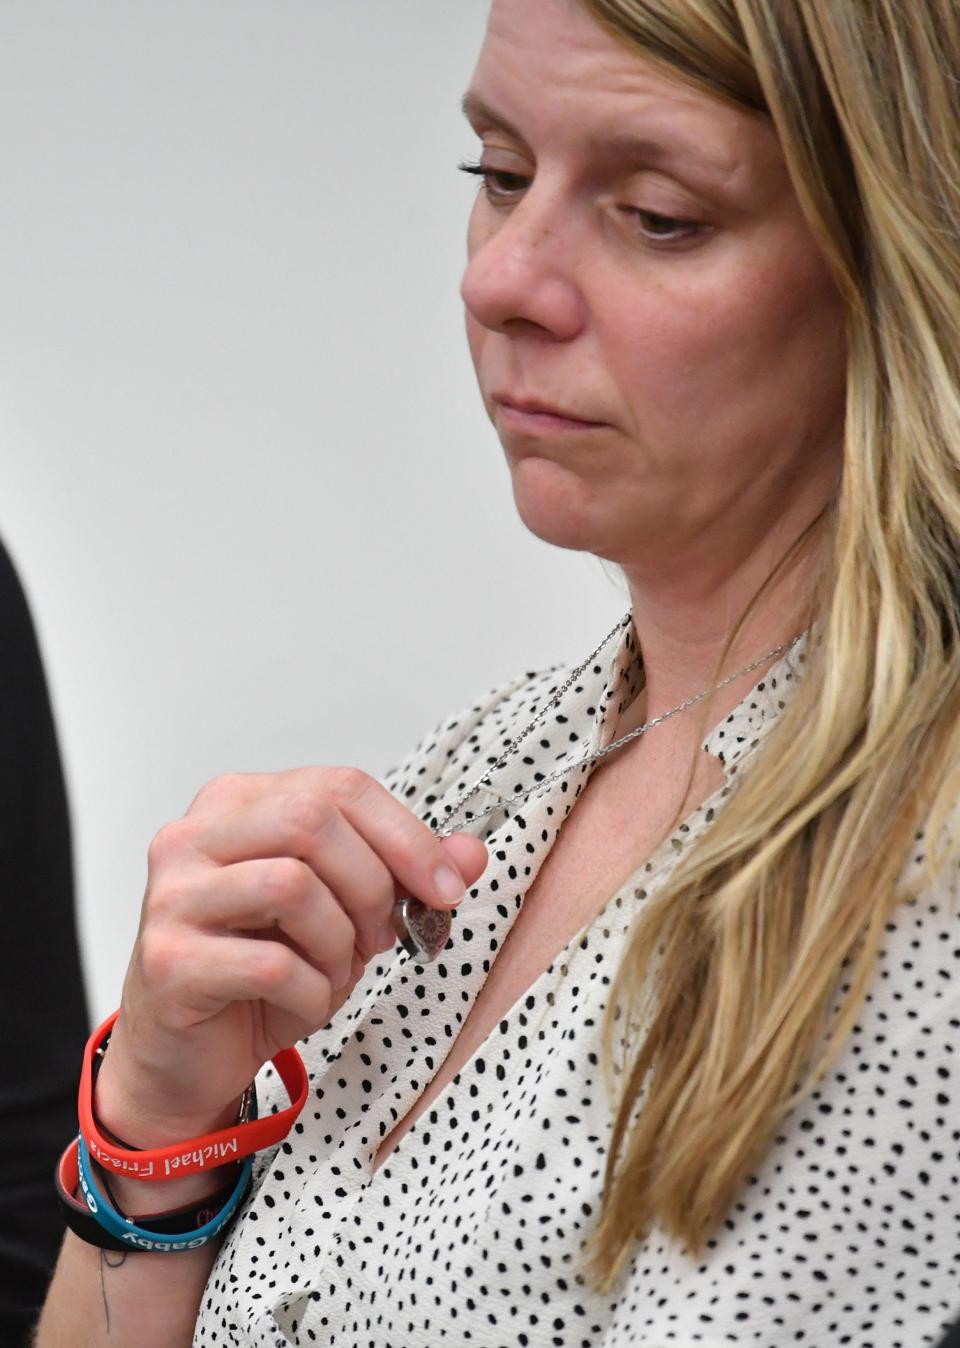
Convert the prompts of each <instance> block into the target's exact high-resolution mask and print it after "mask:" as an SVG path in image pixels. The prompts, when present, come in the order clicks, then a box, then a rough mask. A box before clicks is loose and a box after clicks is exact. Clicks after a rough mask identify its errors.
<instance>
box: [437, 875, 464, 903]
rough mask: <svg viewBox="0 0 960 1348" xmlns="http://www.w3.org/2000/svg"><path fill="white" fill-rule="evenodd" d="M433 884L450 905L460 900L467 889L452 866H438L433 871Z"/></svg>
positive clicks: (444, 900)
mask: <svg viewBox="0 0 960 1348" xmlns="http://www.w3.org/2000/svg"><path fill="white" fill-rule="evenodd" d="M433 884H434V888H435V889H436V891H437V894H438V895H439V897H440V898H441V899H442V900H443V902H444V903H445V904H448V905H449V907H451V908H452V907H453V906H454V904H457V903H459V902H460V900H461V899H462V898H463V896H464V894H466V892H467V891H466V889H465V888H464V885H463V881H462V880H461V879H460V876H459V875H458V874H457V872H456V871H455V870H454V869H453V867H452V866H438V867H437V869H436V870H435V871H434V873H433Z"/></svg>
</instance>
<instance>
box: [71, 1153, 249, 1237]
mask: <svg viewBox="0 0 960 1348" xmlns="http://www.w3.org/2000/svg"><path fill="white" fill-rule="evenodd" d="M252 1172H253V1157H252V1156H248V1157H247V1159H246V1160H245V1161H244V1163H243V1168H242V1169H241V1171H240V1178H239V1179H238V1180H237V1184H236V1188H235V1189H234V1191H233V1193H232V1194H231V1195H230V1197H229V1198H228V1199H227V1201H226V1203H225V1204H224V1205H223V1207H222V1208H221V1209H220V1211H219V1212H218V1213H217V1215H216V1216H215V1217H214V1218H213V1220H212V1221H210V1222H207V1224H206V1226H200V1227H197V1229H196V1230H195V1231H184V1232H183V1233H182V1234H171V1235H167V1234H164V1235H160V1234H158V1233H157V1232H156V1231H147V1230H145V1229H144V1228H143V1227H140V1226H135V1225H134V1223H133V1222H132V1221H131V1220H130V1218H128V1217H124V1216H123V1215H122V1213H119V1212H117V1210H116V1208H115V1207H113V1206H112V1204H111V1203H110V1202H109V1201H108V1199H107V1198H106V1196H105V1195H104V1194H103V1192H102V1191H101V1189H100V1187H99V1186H98V1184H97V1181H96V1179H95V1178H94V1175H93V1166H92V1165H91V1164H90V1153H89V1151H88V1150H87V1144H86V1142H84V1140H83V1137H82V1135H81V1137H80V1140H79V1143H78V1146H77V1174H78V1177H79V1180H80V1192H81V1194H82V1195H83V1200H84V1202H85V1203H86V1205H87V1207H88V1208H89V1210H90V1212H91V1214H92V1215H93V1216H94V1217H95V1218H96V1220H97V1221H98V1222H99V1223H100V1225H101V1226H102V1227H103V1229H104V1230H105V1231H109V1232H110V1234H111V1235H113V1236H117V1237H118V1238H119V1239H120V1240H122V1241H123V1243H124V1245H125V1246H129V1248H130V1249H131V1250H151V1251H154V1252H155V1253H157V1254H180V1253H181V1252H185V1251H187V1250H199V1249H200V1247H201V1246H202V1245H206V1244H207V1243H208V1241H211V1240H213V1238H214V1237H215V1236H217V1235H219V1234H220V1232H221V1231H222V1230H223V1228H224V1227H225V1226H226V1225H227V1223H228V1222H229V1221H230V1220H231V1218H232V1217H233V1215H234V1213H235V1212H236V1210H237V1207H238V1206H239V1204H240V1203H241V1201H242V1200H243V1199H244V1198H245V1197H246V1194H247V1190H248V1189H249V1187H250V1177H251V1174H252Z"/></svg>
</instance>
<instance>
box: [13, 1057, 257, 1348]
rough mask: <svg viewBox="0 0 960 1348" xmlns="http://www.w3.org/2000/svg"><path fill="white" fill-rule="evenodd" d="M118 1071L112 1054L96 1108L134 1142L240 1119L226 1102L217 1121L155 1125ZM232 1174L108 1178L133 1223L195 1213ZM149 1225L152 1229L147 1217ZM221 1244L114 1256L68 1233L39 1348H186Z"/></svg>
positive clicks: (159, 1140)
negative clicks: (189, 1210)
mask: <svg viewBox="0 0 960 1348" xmlns="http://www.w3.org/2000/svg"><path fill="white" fill-rule="evenodd" d="M113 1066H114V1063H113V1062H112V1061H111V1059H110V1054H108V1055H107V1060H106V1063H105V1065H104V1069H103V1072H102V1076H101V1080H100V1081H99V1082H98V1090H97V1097H98V1105H99V1107H100V1110H101V1112H102V1117H103V1121H104V1122H105V1123H106V1125H107V1126H108V1127H112V1128H115V1129H117V1130H118V1132H120V1133H121V1134H122V1135H123V1136H124V1137H125V1138H127V1139H128V1141H129V1142H130V1144H131V1145H133V1146H139V1147H154V1146H163V1145H166V1144H167V1143H169V1142H170V1141H172V1140H174V1139H175V1138H177V1137H184V1136H195V1135H197V1134H199V1133H202V1132H205V1131H208V1130H210V1129H213V1128H216V1127H219V1126H221V1125H224V1124H226V1123H227V1122H229V1121H231V1120H233V1119H235V1118H236V1109H235V1108H234V1107H233V1106H230V1107H228V1109H227V1110H226V1111H225V1112H224V1114H223V1115H221V1116H220V1117H217V1118H212V1119H210V1118H208V1119H203V1120H197V1119H184V1120H180V1121H178V1122H176V1123H173V1124H166V1125H162V1126H160V1127H158V1126H157V1125H156V1124H155V1123H154V1122H153V1121H152V1120H150V1119H149V1118H144V1117H142V1115H141V1114H140V1111H139V1110H138V1108H137V1104H136V1100H135V1099H134V1100H130V1099H129V1098H128V1096H127V1093H126V1091H125V1090H124V1089H123V1087H124V1085H125V1083H124V1082H123V1081H122V1080H121V1081H118V1080H117V1078H116V1075H115V1073H114V1071H113ZM236 1169H237V1167H236V1166H230V1167H228V1168H227V1171H226V1172H225V1171H223V1170H214V1171H210V1172H209V1173H205V1174H200V1175H192V1176H187V1177H184V1178H182V1179H175V1180H167V1181H163V1182H160V1183H145V1182H143V1181H138V1180H133V1179H129V1178H126V1177H124V1176H122V1175H111V1176H110V1194H111V1196H112V1198H113V1200H114V1202H115V1203H116V1204H117V1206H118V1208H119V1210H120V1211H121V1212H123V1213H124V1214H126V1215H127V1216H129V1217H132V1218H133V1219H134V1220H135V1221H136V1220H139V1219H141V1218H142V1215H143V1214H145V1213H151V1212H152V1213H156V1212H158V1211H160V1212H168V1211H171V1210H175V1209H179V1208H181V1207H185V1208H191V1207H195V1206H196V1205H197V1204H198V1203H202V1202H204V1201H205V1200H206V1199H207V1198H208V1197H211V1196H212V1195H213V1194H214V1193H215V1192H216V1191H217V1189H218V1188H222V1185H223V1183H224V1179H225V1178H228V1179H229V1180H231V1181H232V1179H233V1178H235V1172H236ZM145 1225H147V1226H148V1228H149V1219H147V1220H146V1222H145ZM222 1240H223V1237H222V1235H221V1236H220V1237H218V1238H217V1239H216V1240H215V1241H211V1242H209V1243H208V1244H206V1245H204V1246H201V1247H200V1248H199V1249H195V1250H189V1251H184V1252H182V1253H168V1252H165V1253H160V1252H147V1251H136V1250H130V1251H113V1250H101V1249H98V1248H97V1247H96V1246H94V1245H89V1244H87V1243H86V1242H85V1241H83V1240H81V1239H80V1238H79V1237H78V1236H76V1235H75V1234H74V1233H73V1232H72V1231H69V1230H68V1231H67V1233H66V1238H65V1240H64V1243H63V1245H62V1247H61V1250H60V1257H59V1261H58V1263H57V1267H56V1271H55V1273H54V1277H53V1280H52V1282H51V1284H50V1288H49V1291H48V1293H47V1299H46V1302H45V1305H44V1310H43V1314H42V1316H41V1319H40V1323H39V1326H38V1328H37V1331H36V1337H35V1340H34V1344H35V1348H100V1346H101V1345H104V1346H105V1345H110V1348H128V1346H129V1348H189V1345H190V1343H191V1342H192V1340H193V1330H194V1325H195V1323H196V1319H197V1313H198V1309H199V1305H200V1298H201V1296H202V1294H203V1289H204V1285H205V1283H206V1280H207V1276H208V1274H209V1272H210V1269H211V1268H212V1266H213V1262H214V1260H215V1258H216V1255H217V1251H218V1249H219V1248H220V1244H221V1243H222Z"/></svg>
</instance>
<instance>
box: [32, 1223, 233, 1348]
mask: <svg viewBox="0 0 960 1348" xmlns="http://www.w3.org/2000/svg"><path fill="white" fill-rule="evenodd" d="M219 1243H220V1242H219V1241H218V1242H217V1243H215V1244H214V1243H213V1242H211V1243H210V1244H209V1245H205V1246H203V1247H202V1248H201V1249H199V1250H191V1251H190V1252H189V1253H185V1254H148V1253H133V1252H131V1253H120V1252H117V1253H114V1252H113V1251H111V1250H98V1249H96V1248H94V1246H92V1245H87V1244H85V1242H84V1241H82V1240H80V1239H79V1238H78V1237H77V1236H75V1235H74V1234H73V1232H72V1231H68V1232H67V1233H66V1237H65V1239H64V1242H63V1246H62V1248H61V1251H60V1258H59V1260H58V1262H57V1267H56V1271H55V1273H54V1276H53V1281H52V1282H51V1284H50V1290H49V1292H48V1294H47V1300H46V1303H45V1305H44V1308H43V1314H42V1316H41V1318H40V1323H39V1325H38V1327H37V1330H36V1336H35V1339H34V1348H189V1346H190V1344H191V1343H192V1341H193V1330H194V1325H195V1324H196V1319H197V1313H198V1310H199V1306H200V1298H201V1297H202V1295H203V1289H204V1286H205V1284H206V1281H207V1277H208V1275H209V1273H210V1269H211V1268H212V1267H213V1262H214V1259H215V1258H216V1254H217V1250H218V1248H219Z"/></svg>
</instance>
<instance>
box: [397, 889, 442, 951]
mask: <svg viewBox="0 0 960 1348" xmlns="http://www.w3.org/2000/svg"><path fill="white" fill-rule="evenodd" d="M452 926H453V914H452V912H451V913H444V912H438V911H437V909H436V908H428V907H427V905H426V904H425V903H421V902H420V900H419V899H398V900H397V902H396V903H395V904H394V905H393V929H394V931H395V932H396V933H397V939H398V940H399V941H400V944H401V945H402V946H403V948H404V950H405V951H406V952H407V954H408V955H413V956H414V957H415V958H416V959H417V960H419V962H420V963H421V964H430V963H432V961H433V960H435V959H436V958H437V956H438V955H439V954H440V951H441V950H442V949H443V948H444V946H445V945H446V944H447V942H448V941H449V940H450V929H451V927H452Z"/></svg>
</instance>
